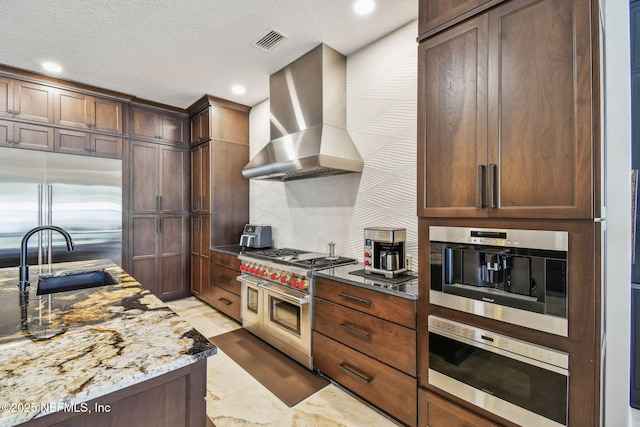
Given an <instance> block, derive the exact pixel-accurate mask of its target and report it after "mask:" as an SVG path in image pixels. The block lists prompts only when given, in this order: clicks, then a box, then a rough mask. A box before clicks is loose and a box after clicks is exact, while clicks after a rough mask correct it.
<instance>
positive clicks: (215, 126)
mask: <svg viewBox="0 0 640 427" xmlns="http://www.w3.org/2000/svg"><path fill="white" fill-rule="evenodd" d="M188 111H189V115H190V116H191V139H190V144H191V146H194V145H197V144H200V143H202V142H204V141H208V140H210V139H214V140H216V141H224V142H233V143H235V144H243V145H247V144H248V143H249V114H248V112H249V108H248V107H246V106H244V105H240V104H236V103H233V102H231V101H227V100H224V99H220V98H216V97H213V96H211V95H205V96H203V97H202V98H200V99H199V100H198V101H196V102H195V103H194V104H193V105H192V106H191V107H189V108H188Z"/></svg>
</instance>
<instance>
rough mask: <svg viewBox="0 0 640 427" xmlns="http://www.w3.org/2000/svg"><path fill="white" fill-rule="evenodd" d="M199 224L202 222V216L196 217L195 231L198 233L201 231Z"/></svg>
mask: <svg viewBox="0 0 640 427" xmlns="http://www.w3.org/2000/svg"><path fill="white" fill-rule="evenodd" d="M201 224H202V218H197V219H196V233H198V234H200V232H201V231H202V229H201Z"/></svg>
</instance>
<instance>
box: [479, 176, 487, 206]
mask: <svg viewBox="0 0 640 427" xmlns="http://www.w3.org/2000/svg"><path fill="white" fill-rule="evenodd" d="M484 169H485V167H484V165H478V207H479V208H484V207H486V206H485V204H484Z"/></svg>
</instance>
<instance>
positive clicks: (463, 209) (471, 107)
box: [418, 16, 487, 217]
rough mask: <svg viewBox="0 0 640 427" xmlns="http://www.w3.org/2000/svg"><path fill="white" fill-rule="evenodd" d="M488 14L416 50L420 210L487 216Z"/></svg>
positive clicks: (448, 214) (457, 214) (451, 214)
mask: <svg viewBox="0 0 640 427" xmlns="http://www.w3.org/2000/svg"><path fill="white" fill-rule="evenodd" d="M486 34H487V20H486V16H481V17H478V18H476V19H473V20H471V21H469V22H467V23H465V24H462V25H458V26H457V27H455V28H454V29H451V30H449V31H447V32H445V33H443V34H441V35H439V36H437V37H434V38H433V39H430V40H428V41H427V42H426V43H425V44H424V45H423V47H422V48H421V51H420V62H419V67H420V76H422V77H421V78H420V91H421V94H420V96H421V99H423V100H424V103H423V104H424V105H423V107H422V109H421V111H419V121H420V122H421V130H420V134H421V135H424V136H423V138H424V139H423V140H422V141H420V143H419V145H418V151H419V153H418V156H419V158H421V159H425V161H424V164H422V165H419V167H420V168H422V169H423V174H421V176H423V179H422V180H421V181H420V182H419V183H418V187H419V188H418V200H419V212H420V213H421V214H422V215H424V216H467V217H468V216H486V209H484V208H483V207H482V205H483V204H484V203H485V198H484V197H483V195H484V194H483V193H484V188H483V183H484V176H482V175H479V165H484V164H485V163H486V158H487V157H486V156H487V151H486V150H487V132H486V126H487V125H486V123H487V116H486V79H487V74H486V72H487V68H486Z"/></svg>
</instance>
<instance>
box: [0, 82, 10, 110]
mask: <svg viewBox="0 0 640 427" xmlns="http://www.w3.org/2000/svg"><path fill="white" fill-rule="evenodd" d="M12 110H13V80H12V79H8V78H6V77H0V116H5V117H10V116H12V115H13V114H12Z"/></svg>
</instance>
